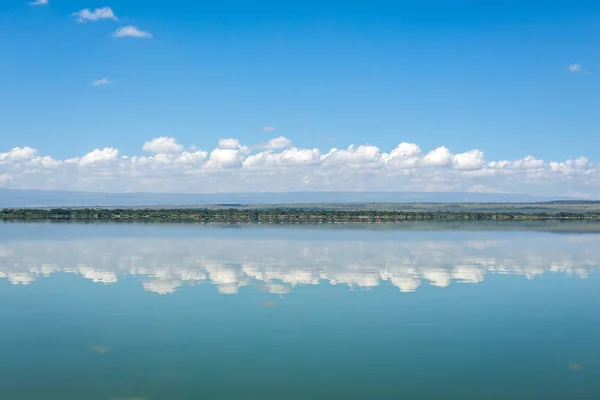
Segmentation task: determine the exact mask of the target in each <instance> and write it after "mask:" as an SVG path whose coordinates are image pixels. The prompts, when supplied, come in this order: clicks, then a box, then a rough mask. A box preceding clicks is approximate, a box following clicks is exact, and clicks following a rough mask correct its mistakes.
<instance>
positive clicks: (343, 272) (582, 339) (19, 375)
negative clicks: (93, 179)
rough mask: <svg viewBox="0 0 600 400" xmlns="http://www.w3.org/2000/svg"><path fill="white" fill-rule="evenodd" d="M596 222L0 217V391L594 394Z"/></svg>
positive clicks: (127, 395)
mask: <svg viewBox="0 0 600 400" xmlns="http://www.w3.org/2000/svg"><path fill="white" fill-rule="evenodd" d="M599 226H600V225H598V224H590V223H588V224H585V223H560V224H551V223H548V224H543V223H538V224H526V223H521V224H519V223H496V224H494V223H477V222H469V223H452V224H443V223H442V224H436V223H415V224H404V225H402V224H400V225H394V226H382V227H374V226H350V227H344V226H301V227H291V226H243V227H226V226H200V225H166V224H165V225H159V224H49V223H27V224H25V223H3V224H0V399H2V400H13V399H14V400H30V399H31V400H33V399H35V400H40V399H44V400H46V399H52V400H54V399H57V400H71V399H72V400H75V399H77V400H82V399H86V400H96V399H98V400H146V399H147V400H158V399H206V400H219V399H261V400H268V399H338V398H339V399H486V400H487V399H598V398H600V274H599V267H600V229H599V228H598V227H599Z"/></svg>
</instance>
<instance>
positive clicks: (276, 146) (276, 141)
mask: <svg viewBox="0 0 600 400" xmlns="http://www.w3.org/2000/svg"><path fill="white" fill-rule="evenodd" d="M290 147H292V141H291V140H290V139H288V138H286V137H285V136H279V137H276V138H273V139H271V140H269V141H268V142H266V143H263V144H261V145H258V146H256V148H258V149H272V150H281V149H288V148H290Z"/></svg>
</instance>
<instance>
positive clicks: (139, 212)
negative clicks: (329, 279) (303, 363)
mask: <svg viewBox="0 0 600 400" xmlns="http://www.w3.org/2000/svg"><path fill="white" fill-rule="evenodd" d="M0 220H5V221H146V222H197V223H222V224H235V223H241V224H247V223H269V224H324V223H336V224H350V223H395V222H401V221H416V220H422V221H465V220H468V221H470V220H475V221H477V220H502V221H506V220H520V221H532V220H537V221H545V220H586V221H600V212H599V211H594V212H579V213H573V212H529V213H527V212H514V211H512V210H511V211H505V210H503V209H501V208H499V209H498V210H497V211H486V212H480V211H479V212H476V211H379V210H332V209H313V210H309V209H293V208H272V209H244V208H223V209H219V208H211V209H208V208H207V209H191V208H190V209H159V208H155V209H100V208H82V209H63V208H61V209H4V210H0Z"/></svg>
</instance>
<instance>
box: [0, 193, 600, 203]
mask: <svg viewBox="0 0 600 400" xmlns="http://www.w3.org/2000/svg"><path fill="white" fill-rule="evenodd" d="M370 202H373V203H402V202H424V203H428V202H431V203H463V202H464V203H469V202H471V203H507V202H509V203H535V202H562V203H569V202H575V203H578V204H584V203H593V202H590V201H588V200H579V199H575V198H569V197H550V196H531V195H526V194H495V193H494V194H487V193H466V192H464V193H463V192H285V193H283V192H264V193H197V194H192V193H99V192H75V191H42V190H15V189H0V208H11V207H12V208H14V207H94V206H98V207H115V206H123V207H141V206H161V205H162V206H194V205H209V204H210V205H214V204H221V205H228V206H231V205H237V206H243V205H253V204H293V203H295V204H302V203H370Z"/></svg>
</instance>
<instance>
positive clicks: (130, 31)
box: [113, 25, 152, 39]
mask: <svg viewBox="0 0 600 400" xmlns="http://www.w3.org/2000/svg"><path fill="white" fill-rule="evenodd" d="M113 36H114V37H117V38H121V37H133V38H142V39H145V38H151V37H152V34H151V33H150V32H146V31H142V30H140V29H138V27H137V26H133V25H127V26H122V27H120V28H119V29H117V30H116V31H115V33H113Z"/></svg>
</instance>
